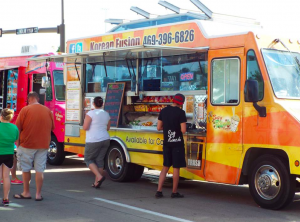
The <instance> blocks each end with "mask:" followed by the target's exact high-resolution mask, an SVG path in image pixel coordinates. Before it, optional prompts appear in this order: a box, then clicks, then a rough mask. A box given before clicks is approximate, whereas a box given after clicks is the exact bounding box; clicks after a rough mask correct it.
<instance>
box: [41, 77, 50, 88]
mask: <svg viewBox="0 0 300 222" xmlns="http://www.w3.org/2000/svg"><path fill="white" fill-rule="evenodd" d="M49 85H50V82H49V79H48V77H47V76H43V77H42V87H43V88H47V87H49Z"/></svg>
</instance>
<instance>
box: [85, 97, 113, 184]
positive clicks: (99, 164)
mask: <svg viewBox="0 0 300 222" xmlns="http://www.w3.org/2000/svg"><path fill="white" fill-rule="evenodd" d="M93 104H94V106H95V109H94V110H91V111H89V112H88V113H87V114H86V117H85V120H84V123H83V129H84V130H85V131H86V140H85V150H84V161H85V163H86V165H87V166H88V167H89V169H90V170H91V171H92V172H93V173H94V174H95V182H94V183H93V184H92V187H94V188H99V187H100V186H101V184H102V182H103V181H104V180H105V176H103V167H104V158H105V155H106V152H107V149H108V147H109V145H110V137H109V134H108V130H109V129H110V116H109V114H108V112H106V111H105V110H103V109H102V106H103V99H102V98H101V97H95V98H94V103H93Z"/></svg>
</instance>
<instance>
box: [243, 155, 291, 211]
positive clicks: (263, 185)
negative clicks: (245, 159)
mask: <svg viewBox="0 0 300 222" xmlns="http://www.w3.org/2000/svg"><path fill="white" fill-rule="evenodd" d="M249 188H250V193H251V195H252V197H253V199H254V201H255V202H256V203H257V204H258V205H259V206H261V207H262V208H267V209H272V210H279V209H281V208H284V207H286V206H287V205H288V204H290V203H291V202H292V200H293V198H294V195H295V189H296V178H295V177H294V176H292V175H290V173H289V170H288V167H287V166H286V165H285V164H284V162H283V160H282V159H281V158H279V157H277V156H274V155H263V156H261V157H259V158H258V159H257V160H256V161H255V162H254V163H253V164H252V167H251V172H250V181H249Z"/></svg>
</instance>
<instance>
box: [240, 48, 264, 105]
mask: <svg viewBox="0 0 300 222" xmlns="http://www.w3.org/2000/svg"><path fill="white" fill-rule="evenodd" d="M250 51H253V53H254V56H255V59H256V62H257V66H258V69H259V72H260V76H261V78H262V80H263V85H262V86H263V96H262V99H260V100H258V101H262V100H263V99H264V98H265V82H264V77H263V75H262V72H261V68H260V66H259V64H258V60H257V56H256V53H255V50H254V49H249V50H248V51H247V53H246V80H248V77H247V74H248V72H247V70H248V53H249V52H250ZM244 102H246V101H245V98H244Z"/></svg>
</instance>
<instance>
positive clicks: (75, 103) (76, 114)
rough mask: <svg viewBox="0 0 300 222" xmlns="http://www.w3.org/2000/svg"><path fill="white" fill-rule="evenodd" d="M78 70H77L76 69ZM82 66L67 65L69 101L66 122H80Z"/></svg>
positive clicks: (67, 101) (67, 102)
mask: <svg viewBox="0 0 300 222" xmlns="http://www.w3.org/2000/svg"><path fill="white" fill-rule="evenodd" d="M76 68H77V69H76ZM80 68H81V67H80V66H77V67H75V65H73V64H68V65H67V80H68V82H67V92H66V94H67V100H66V121H67V122H79V121H80V94H81V86H80V80H79V78H78V76H80V70H81V69H80Z"/></svg>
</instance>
